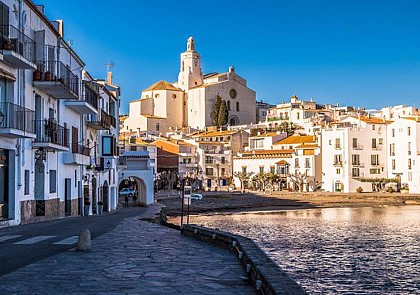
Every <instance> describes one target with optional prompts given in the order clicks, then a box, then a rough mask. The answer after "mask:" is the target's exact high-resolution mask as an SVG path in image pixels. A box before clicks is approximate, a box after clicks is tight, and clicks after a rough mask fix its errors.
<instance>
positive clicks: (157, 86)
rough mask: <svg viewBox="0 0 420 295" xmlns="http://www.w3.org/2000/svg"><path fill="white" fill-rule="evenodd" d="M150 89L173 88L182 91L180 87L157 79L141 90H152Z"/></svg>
mask: <svg viewBox="0 0 420 295" xmlns="http://www.w3.org/2000/svg"><path fill="white" fill-rule="evenodd" d="M152 90H173V91H182V90H181V89H179V88H177V87H175V86H174V85H172V84H171V83H169V82H166V81H163V80H161V81H159V82H156V83H155V84H153V85H151V86H150V87H148V88H146V89H144V90H143V91H152Z"/></svg>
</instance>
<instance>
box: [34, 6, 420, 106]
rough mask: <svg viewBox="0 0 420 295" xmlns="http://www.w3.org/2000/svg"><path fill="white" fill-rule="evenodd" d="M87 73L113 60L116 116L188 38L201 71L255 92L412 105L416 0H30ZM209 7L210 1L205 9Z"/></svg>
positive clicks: (418, 94)
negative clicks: (59, 27)
mask: <svg viewBox="0 0 420 295" xmlns="http://www.w3.org/2000/svg"><path fill="white" fill-rule="evenodd" d="M39 1H40V2H36V4H45V6H46V7H45V8H46V14H47V16H48V17H49V18H50V19H63V20H64V24H65V38H66V39H68V40H72V41H73V47H74V48H75V49H76V50H77V52H78V53H79V55H80V56H81V57H82V59H83V60H84V61H85V62H86V64H87V69H88V70H89V72H90V73H91V74H92V75H94V76H95V77H101V78H104V77H105V72H106V67H105V64H106V63H107V62H108V61H110V60H112V61H114V62H115V67H114V68H113V72H114V82H115V83H116V84H118V85H120V86H121V90H122V105H121V111H120V112H121V113H127V111H128V101H130V100H134V99H138V98H139V97H140V93H141V90H142V89H145V88H147V87H148V86H149V85H151V84H153V83H154V82H156V81H159V80H166V81H169V82H174V81H176V80H177V77H178V71H179V54H180V53H181V52H183V51H185V47H186V41H187V38H188V37H189V36H193V37H194V39H195V41H196V49H197V51H199V52H200V53H201V57H202V64H203V71H204V73H208V72H223V71H227V69H228V67H229V66H230V65H233V66H234V67H235V69H236V72H237V73H238V74H239V75H241V76H242V77H244V78H245V79H247V81H248V86H249V87H250V88H251V89H253V90H255V91H256V92H257V98H258V99H263V100H265V101H268V102H270V103H273V104H276V103H279V102H281V101H283V100H288V99H289V97H290V96H291V95H294V94H296V95H298V96H299V97H300V98H302V99H309V98H311V97H313V98H315V99H316V101H318V102H320V103H337V102H339V103H340V104H341V105H344V104H349V105H354V106H365V107H367V108H379V107H382V106H388V105H395V104H407V105H416V106H417V107H420V1H417V0H393V1H389V0H353V1H337V0H324V1H320V0H306V1H303V0H302V1H299V0H297V1H291V0H278V1H276V0H271V1H268V0H255V1H250V0H241V1H239V0H229V1H227V0H213V1H210V2H205V1H196V0H189V1H183V0H159V1H154V0H153V1H152V0H125V1H113V0H102V1H99V0H89V1H86V0H60V1H57V0H39ZM206 3H208V4H209V5H205V4H206Z"/></svg>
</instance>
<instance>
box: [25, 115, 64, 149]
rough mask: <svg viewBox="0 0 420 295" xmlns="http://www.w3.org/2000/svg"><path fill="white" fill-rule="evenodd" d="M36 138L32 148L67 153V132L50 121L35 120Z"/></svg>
mask: <svg viewBox="0 0 420 295" xmlns="http://www.w3.org/2000/svg"><path fill="white" fill-rule="evenodd" d="M35 130H36V138H35V141H34V142H33V143H32V147H33V148H44V149H46V150H53V151H65V152H67V151H69V141H68V138H69V130H68V129H67V128H65V127H63V126H60V125H58V124H57V123H56V122H54V121H52V120H35Z"/></svg>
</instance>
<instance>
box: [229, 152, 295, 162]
mask: <svg viewBox="0 0 420 295" xmlns="http://www.w3.org/2000/svg"><path fill="white" fill-rule="evenodd" d="M294 152H295V150H294V149H287V150H286V149H284V150H259V151H247V152H242V153H241V154H242V155H241V156H236V157H234V159H238V160H239V159H259V158H291V157H292V154H293V153H294Z"/></svg>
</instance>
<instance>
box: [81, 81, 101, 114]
mask: <svg viewBox="0 0 420 295" xmlns="http://www.w3.org/2000/svg"><path fill="white" fill-rule="evenodd" d="M83 85H84V93H83V99H82V100H84V101H86V102H87V103H88V104H90V105H91V106H93V107H94V108H95V109H98V99H99V94H98V93H97V91H96V90H94V89H95V88H96V87H95V85H94V84H93V83H92V82H88V81H84V83H83Z"/></svg>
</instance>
